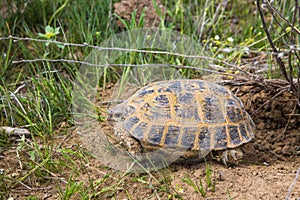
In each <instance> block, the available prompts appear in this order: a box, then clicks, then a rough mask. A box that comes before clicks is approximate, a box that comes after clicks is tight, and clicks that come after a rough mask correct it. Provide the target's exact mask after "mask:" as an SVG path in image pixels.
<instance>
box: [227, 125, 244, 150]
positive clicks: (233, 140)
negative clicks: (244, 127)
mask: <svg viewBox="0 0 300 200" xmlns="http://www.w3.org/2000/svg"><path fill="white" fill-rule="evenodd" d="M227 128H228V132H229V138H230V139H229V141H230V143H228V147H236V146H238V145H239V144H241V139H240V134H239V129H238V127H237V126H231V125H229V126H228V127H227Z"/></svg>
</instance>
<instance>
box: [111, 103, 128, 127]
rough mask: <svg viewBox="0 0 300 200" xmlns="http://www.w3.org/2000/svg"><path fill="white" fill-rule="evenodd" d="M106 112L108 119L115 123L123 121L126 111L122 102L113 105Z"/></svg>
mask: <svg viewBox="0 0 300 200" xmlns="http://www.w3.org/2000/svg"><path fill="white" fill-rule="evenodd" d="M107 114H108V120H109V121H110V122H112V123H117V122H121V121H124V119H125V116H126V112H125V108H124V106H122V104H118V105H116V106H115V107H113V108H111V109H109V110H108V111H107Z"/></svg>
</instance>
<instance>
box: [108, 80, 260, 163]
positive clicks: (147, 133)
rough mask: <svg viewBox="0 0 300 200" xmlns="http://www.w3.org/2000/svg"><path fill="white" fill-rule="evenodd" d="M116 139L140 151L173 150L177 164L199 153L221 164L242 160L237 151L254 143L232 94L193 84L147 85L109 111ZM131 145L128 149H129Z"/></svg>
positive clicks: (252, 128) (251, 124)
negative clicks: (177, 154)
mask: <svg viewBox="0 0 300 200" xmlns="http://www.w3.org/2000/svg"><path fill="white" fill-rule="evenodd" d="M108 115H109V120H110V121H111V122H112V123H113V124H114V126H115V132H116V134H117V135H122V136H123V138H127V139H128V138H131V141H132V140H134V141H137V142H138V143H139V144H140V145H141V146H142V149H143V150H145V151H153V150H156V149H160V148H171V149H172V148H174V149H176V148H178V149H184V150H185V152H184V154H183V155H182V156H181V159H180V160H185V161H189V160H193V161H194V160H198V158H200V157H201V156H199V152H201V151H203V150H208V151H213V152H218V155H219V160H221V161H223V163H224V164H225V165H227V164H230V165H231V164H234V163H236V161H238V160H240V159H241V158H242V151H241V150H239V149H238V148H237V147H239V146H240V145H242V144H244V143H247V142H249V141H251V140H252V139H253V138H254V131H255V124H254V122H253V121H252V119H251V117H250V115H249V114H248V113H247V112H246V111H245V110H244V106H243V103H242V102H241V101H240V99H239V98H237V97H236V96H235V95H233V94H232V92H231V91H230V90H229V89H227V88H225V87H223V86H221V85H218V84H215V83H212V82H207V81H203V80H198V79H180V80H166V81H158V82H153V83H150V84H149V85H146V86H145V87H143V88H141V89H139V90H138V91H137V92H136V93H135V94H133V95H132V96H131V97H130V98H128V99H127V100H125V101H124V102H123V103H121V104H118V105H116V106H115V107H113V108H112V109H110V110H109V111H108ZM129 146H130V144H129Z"/></svg>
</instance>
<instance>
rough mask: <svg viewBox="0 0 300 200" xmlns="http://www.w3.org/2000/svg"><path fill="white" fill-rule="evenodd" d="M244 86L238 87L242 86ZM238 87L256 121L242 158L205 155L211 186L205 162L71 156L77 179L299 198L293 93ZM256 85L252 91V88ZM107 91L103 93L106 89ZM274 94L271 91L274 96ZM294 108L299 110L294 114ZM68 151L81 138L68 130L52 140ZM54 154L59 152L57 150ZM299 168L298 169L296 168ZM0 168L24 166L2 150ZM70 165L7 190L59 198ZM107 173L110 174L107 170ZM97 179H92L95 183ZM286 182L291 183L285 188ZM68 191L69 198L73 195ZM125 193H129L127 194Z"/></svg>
mask: <svg viewBox="0 0 300 200" xmlns="http://www.w3.org/2000/svg"><path fill="white" fill-rule="evenodd" d="M242 89H243V88H242ZM244 89H245V91H246V90H247V91H246V92H247V95H244V94H243V91H242V90H241V87H239V90H236V88H234V87H233V88H232V90H233V91H234V92H237V93H236V94H237V96H239V97H240V98H241V99H242V101H243V102H244V105H245V107H246V109H247V111H248V112H249V113H250V114H252V117H253V120H254V122H255V124H256V126H257V131H256V133H255V139H254V140H253V141H251V142H250V143H247V144H245V145H244V146H243V147H242V150H243V152H244V157H243V160H242V161H241V162H240V163H239V164H237V165H236V166H234V167H229V168H227V167H225V166H224V165H222V164H220V163H218V162H215V161H209V162H208V163H211V169H212V176H211V180H212V182H213V186H214V187H212V186H210V187H208V186H207V185H206V181H205V176H206V169H207V168H206V164H205V163H204V162H201V163H197V164H193V165H182V164H171V165H170V166H168V167H167V168H164V169H161V170H159V171H157V172H151V173H150V174H124V173H123V172H118V171H116V170H113V169H110V168H107V167H106V166H105V165H103V164H102V163H101V162H100V161H99V160H97V159H94V158H89V159H88V162H87V161H86V160H85V162H84V163H82V162H83V161H82V160H80V159H78V157H74V162H76V163H78V166H81V168H80V169H78V172H76V174H74V175H73V176H74V177H73V178H74V180H76V181H78V182H79V181H81V182H82V183H83V184H84V185H85V186H86V187H87V188H89V186H90V183H91V182H93V183H94V184H96V183H97V184H98V186H95V187H94V188H93V190H94V194H97V195H96V196H94V197H93V198H92V199H120V200H125V199H162V200H164V199H184V200H185V199H264V200H265V199H270V200H271V199H272V200H273V199H284V198H285V197H286V195H287V194H288V193H289V191H291V192H290V199H293V200H299V199H300V179H298V180H297V182H295V183H294V184H293V181H294V180H295V177H296V175H299V176H300V168H299V167H300V116H299V108H297V107H296V101H295V98H294V97H293V96H292V95H291V94H290V93H289V92H282V93H280V94H279V93H278V92H276V90H274V91H271V90H268V91H264V90H261V91H257V90H251V88H250V89H249V88H246V87H244ZM251 91H255V92H251ZM105 95H106V94H105ZM274 96H275V97H274ZM296 114H298V115H296ZM55 143H57V144H61V145H63V146H64V147H66V148H71V149H72V150H73V151H75V152H76V151H79V150H78V145H79V146H81V145H82V142H81V140H80V137H79V136H78V134H77V133H76V131H73V132H72V134H71V135H69V136H68V137H67V139H66V137H58V138H57V140H56V141H55ZM58 156H59V155H58ZM298 168H299V171H298V172H297V170H298ZM0 169H4V172H5V173H6V175H8V176H10V177H18V176H20V177H23V176H24V175H26V173H28V172H26V171H23V170H22V169H20V163H19V161H18V159H17V156H16V151H15V150H9V151H5V152H3V153H2V155H1V162H0ZM71 173H72V171H70V169H69V171H68V169H67V168H66V169H63V170H58V171H56V172H55V173H54V174H52V177H48V178H46V179H50V180H51V181H49V180H48V181H44V182H38V181H34V180H35V179H34V178H33V177H31V176H29V177H28V178H27V179H28V180H27V179H26V181H25V180H24V181H22V182H26V184H17V185H16V186H15V187H14V188H12V189H11V190H10V192H9V193H10V196H11V197H13V199H25V198H26V196H27V197H28V196H30V195H36V196H37V197H38V199H61V195H59V193H58V191H59V190H58V186H60V187H61V188H62V191H63V190H64V188H66V187H70V186H68V185H67V181H68V177H69V176H70V174H71ZM108 174H109V175H108ZM187 177H189V178H190V179H191V180H193V182H194V183H197V184H198V185H199V184H200V180H201V181H202V183H203V187H204V188H206V194H205V196H202V195H201V194H200V193H198V192H196V191H195V189H194V188H193V187H192V186H190V185H189V184H187V183H186V182H185V181H183V180H186V179H187ZM97 184H96V185H97ZM290 188H291V189H290ZM76 197H77V196H76V195H75V196H72V198H71V199H78V198H76ZM129 197H130V198H129Z"/></svg>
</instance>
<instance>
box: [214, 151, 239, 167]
mask: <svg viewBox="0 0 300 200" xmlns="http://www.w3.org/2000/svg"><path fill="white" fill-rule="evenodd" d="M242 157H243V152H242V150H241V149H239V148H235V149H226V150H223V151H221V152H220V159H221V160H222V162H223V164H224V165H225V166H232V165H234V164H235V163H236V162H237V161H239V160H241V159H242Z"/></svg>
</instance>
